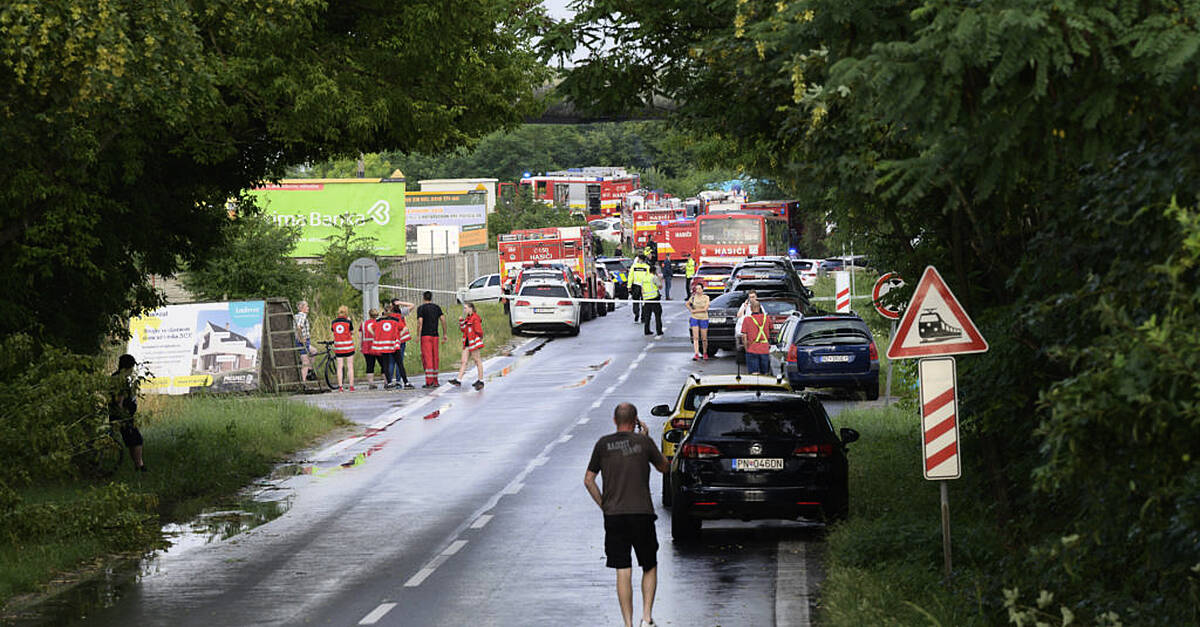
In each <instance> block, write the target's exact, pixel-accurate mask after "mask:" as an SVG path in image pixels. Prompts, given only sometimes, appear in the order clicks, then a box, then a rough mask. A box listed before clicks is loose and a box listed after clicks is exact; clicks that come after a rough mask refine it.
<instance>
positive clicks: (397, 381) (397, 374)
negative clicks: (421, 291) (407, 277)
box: [390, 299, 416, 390]
mask: <svg viewBox="0 0 1200 627" xmlns="http://www.w3.org/2000/svg"><path fill="white" fill-rule="evenodd" d="M412 306H413V305H412V303H406V302H404V301H402V300H399V299H392V314H391V316H390V318H391V319H392V320H395V321H396V324H397V325H398V331H397V337H396V344H395V350H394V351H393V352H392V361H391V365H392V384H393V386H394V387H398V388H402V389H405V390H411V389H413V388H415V387H416V386H414V385H413V384H411V383H409V382H408V371H407V370H405V369H404V349H405V348H407V347H408V341H409V340H411V339H412V334H411V333H409V331H408V324H407V323H406V322H405V321H404V313H405V312H406V311H407V310H408V309H410V308H412Z"/></svg>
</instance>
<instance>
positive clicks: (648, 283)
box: [642, 266, 663, 337]
mask: <svg viewBox="0 0 1200 627" xmlns="http://www.w3.org/2000/svg"><path fill="white" fill-rule="evenodd" d="M661 287H662V277H661V276H659V274H658V266H651V267H650V273H649V274H648V275H646V278H644V279H642V300H645V301H654V302H647V303H646V304H645V305H643V306H642V331H643V333H644V334H645V335H650V316H651V315H653V316H654V319H655V322H656V323H657V331H658V337H662V334H663V329H662V303H660V302H658V301H659V288H661Z"/></svg>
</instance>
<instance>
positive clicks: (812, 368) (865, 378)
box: [772, 313, 879, 401]
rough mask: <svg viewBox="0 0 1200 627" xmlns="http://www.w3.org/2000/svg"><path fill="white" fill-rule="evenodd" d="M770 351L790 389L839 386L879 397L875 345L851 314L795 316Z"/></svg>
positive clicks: (876, 350)
mask: <svg viewBox="0 0 1200 627" xmlns="http://www.w3.org/2000/svg"><path fill="white" fill-rule="evenodd" d="M776 349H777V350H775V351H773V352H772V355H773V356H774V359H775V360H777V361H778V366H779V368H780V370H781V371H782V372H783V373H784V374H785V375H786V376H787V378H788V381H789V382H790V383H791V384H792V388H793V389H796V390H801V389H804V388H839V389H849V390H852V391H854V392H859V391H861V392H862V393H863V394H864V395H865V396H866V398H867V400H872V401H873V400H875V399H878V398H879V349H878V348H877V347H876V346H875V338H874V337H873V336H872V335H871V329H870V328H869V327H868V326H867V324H866V323H865V322H863V320H862V318H860V317H859V316H858V315H857V314H854V313H840V314H839V313H822V314H819V315H810V316H799V315H793V316H792V317H790V318H789V319H788V320H787V322H786V323H785V324H784V327H783V329H782V330H781V331H780V333H779V339H778V341H777V343H776Z"/></svg>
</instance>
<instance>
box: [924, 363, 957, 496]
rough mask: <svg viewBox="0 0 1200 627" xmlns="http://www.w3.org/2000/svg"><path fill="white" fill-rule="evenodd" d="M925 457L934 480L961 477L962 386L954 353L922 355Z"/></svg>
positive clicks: (926, 464) (925, 469) (925, 467)
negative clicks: (959, 422) (925, 356)
mask: <svg viewBox="0 0 1200 627" xmlns="http://www.w3.org/2000/svg"><path fill="white" fill-rule="evenodd" d="M917 368H918V374H919V375H920V379H921V396H920V398H921V435H922V437H921V449H922V453H923V454H922V456H921V459H922V460H924V473H925V478H926V479H929V480H931V481H937V480H940V479H958V478H959V477H960V476H961V475H962V465H961V464H960V463H959V455H958V386H957V383H956V381H957V372H955V363H954V358H953V357H935V358H928V359H922V360H921V361H920V362H919V363H918V364H917Z"/></svg>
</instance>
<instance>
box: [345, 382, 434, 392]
mask: <svg viewBox="0 0 1200 627" xmlns="http://www.w3.org/2000/svg"><path fill="white" fill-rule="evenodd" d="M404 389H406V390H415V389H417V386H415V385H413V384H411V383H409V382H407V381H405V382H404ZM350 391H351V392H353V391H354V388H350Z"/></svg>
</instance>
